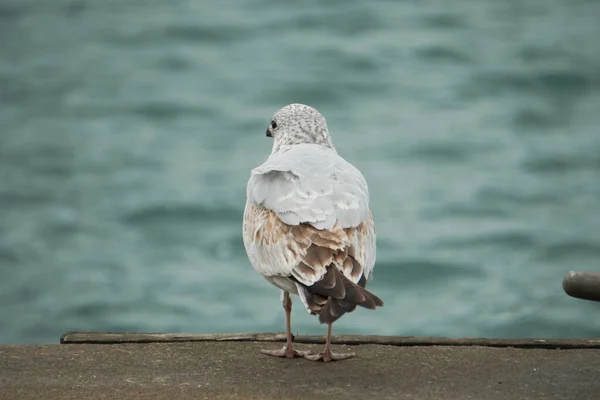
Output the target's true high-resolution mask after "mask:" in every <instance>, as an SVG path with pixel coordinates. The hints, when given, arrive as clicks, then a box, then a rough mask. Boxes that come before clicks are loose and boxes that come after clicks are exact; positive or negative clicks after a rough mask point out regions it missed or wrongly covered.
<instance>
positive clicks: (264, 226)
mask: <svg viewBox="0 0 600 400" xmlns="http://www.w3.org/2000/svg"><path fill="white" fill-rule="evenodd" d="M248 214H249V215H254V216H255V217H254V219H253V220H252V221H249V222H248V223H247V224H248V226H247V228H246V229H248V232H247V233H246V234H247V237H249V238H250V241H251V244H252V245H253V246H256V248H258V249H260V250H262V251H263V253H264V254H265V255H267V254H278V255H280V254H281V252H283V253H284V258H283V259H282V261H283V262H285V263H286V264H288V265H289V266H290V269H288V270H286V269H285V268H282V269H281V271H282V276H289V277H290V278H291V279H293V280H294V281H295V282H297V286H298V289H299V291H300V292H302V293H300V294H301V296H302V297H303V300H304V301H305V302H306V305H307V307H308V308H309V310H310V311H311V312H312V313H314V314H319V315H320V318H319V320H320V321H321V322H322V323H327V322H333V321H335V320H336V319H338V318H339V317H341V316H342V315H343V314H344V313H346V312H350V311H353V310H354V309H355V308H356V306H357V305H360V306H362V307H366V308H370V309H372V308H375V307H377V306H382V305H383V302H382V301H381V300H380V299H379V298H378V297H377V296H375V295H374V294H372V293H370V292H368V291H367V290H365V289H364V285H365V283H366V279H365V277H364V276H363V271H364V268H363V265H361V264H360V262H359V261H358V260H357V258H358V257H357V254H358V253H360V252H361V251H362V250H361V249H357V248H355V246H357V245H360V242H359V241H358V240H357V239H358V238H359V237H361V235H364V232H367V231H368V227H364V226H363V225H364V223H363V224H360V225H359V226H357V227H356V228H345V229H342V228H341V227H340V225H339V224H336V225H335V226H334V227H333V228H332V229H330V230H319V229H316V228H315V227H313V226H311V225H308V224H300V225H296V226H291V225H287V224H285V223H284V222H282V221H281V220H280V219H279V218H278V217H277V215H276V214H275V213H274V212H272V211H270V210H266V209H264V208H260V207H256V208H255V209H254V210H248ZM368 222H369V223H372V221H368ZM286 272H287V273H286ZM357 283H358V284H357Z"/></svg>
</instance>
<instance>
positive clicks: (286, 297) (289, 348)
mask: <svg viewBox="0 0 600 400" xmlns="http://www.w3.org/2000/svg"><path fill="white" fill-rule="evenodd" d="M281 295H282V296H281V297H282V299H283V309H284V310H285V331H286V333H287V342H286V344H285V345H284V346H283V347H282V348H281V349H279V350H261V353H263V354H267V355H269V356H275V357H287V358H294V357H306V356H308V355H310V354H311V352H310V351H297V350H295V349H294V344H293V342H292V322H291V319H292V316H291V314H292V299H291V298H290V294H289V293H288V292H286V291H282V293H281Z"/></svg>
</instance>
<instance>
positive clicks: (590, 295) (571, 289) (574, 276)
mask: <svg viewBox="0 0 600 400" xmlns="http://www.w3.org/2000/svg"><path fill="white" fill-rule="evenodd" d="M563 289H564V290H565V292H566V293H567V294H568V295H569V296H572V297H577V298H578V299H584V300H592V301H600V273H598V272H578V271H571V272H569V273H568V274H567V275H566V276H565V278H564V279H563Z"/></svg>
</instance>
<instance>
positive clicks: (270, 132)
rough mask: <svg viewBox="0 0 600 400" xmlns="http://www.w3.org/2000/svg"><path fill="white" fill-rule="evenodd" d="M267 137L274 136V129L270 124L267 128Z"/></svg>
mask: <svg viewBox="0 0 600 400" xmlns="http://www.w3.org/2000/svg"><path fill="white" fill-rule="evenodd" d="M267 137H273V130H272V129H271V127H270V126H269V127H268V128H267Z"/></svg>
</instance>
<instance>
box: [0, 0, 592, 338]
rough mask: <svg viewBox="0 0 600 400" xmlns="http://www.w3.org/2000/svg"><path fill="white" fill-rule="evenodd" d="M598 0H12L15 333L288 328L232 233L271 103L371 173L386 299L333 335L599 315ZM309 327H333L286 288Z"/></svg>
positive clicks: (3, 152)
mask: <svg viewBox="0 0 600 400" xmlns="http://www.w3.org/2000/svg"><path fill="white" fill-rule="evenodd" d="M599 19H600V5H598V3H597V2H595V1H592V0H589V1H583V0H575V1H571V2H568V4H567V3H565V2H561V1H558V0H531V1H521V2H516V1H514V2H497V1H492V0H485V1H469V0H461V1H453V2H452V4H450V2H447V1H442V0H432V1H427V2H422V1H399V2H392V1H374V2H364V1H332V2H326V4H321V3H318V2H302V5H300V4H297V5H291V4H284V3H283V2H278V1H274V0H264V1H259V0H246V1H231V0H230V1H222V2H201V1H184V0H177V1H176V0H173V1H169V2H166V1H159V0H147V1H142V0H128V1H124V0H104V1H95V2H93V1H84V0H53V1H33V0H3V1H2V2H1V3H0V342H1V343H33V342H57V340H58V338H59V336H60V334H62V333H64V332H66V331H69V330H101V331H160V332H190V333H191V332H196V333H209V332H255V331H282V330H283V311H282V309H281V305H280V300H279V292H278V291H277V289H275V288H274V287H271V286H270V285H268V284H267V283H266V282H265V281H264V280H263V279H262V278H261V277H260V276H259V275H257V274H256V273H255V272H254V270H253V269H252V267H251V266H250V264H249V262H248V260H247V258H246V254H245V252H244V247H243V244H242V240H241V218H242V212H243V207H244V202H245V185H246V182H247V178H248V175H249V172H250V170H251V169H252V168H253V167H255V166H256V165H258V164H259V163H261V162H262V161H263V160H264V159H265V158H266V157H267V155H268V154H269V152H270V148H271V141H270V139H268V138H265V137H264V132H265V129H266V127H267V124H268V123H269V120H270V117H271V116H272V114H273V113H274V112H275V111H276V110H277V109H278V108H279V107H281V106H283V105H285V104H288V103H292V102H302V103H307V104H310V105H313V106H315V107H317V108H318V109H319V110H320V111H321V112H322V113H323V114H324V115H325V117H326V118H327V120H328V124H329V127H330V130H331V132H332V135H333V139H334V142H335V143H336V145H337V148H338V151H339V152H340V154H342V155H343V156H344V157H345V158H346V159H348V160H349V161H351V162H352V163H354V164H355V165H356V166H357V167H359V168H360V169H361V170H362V172H363V173H364V175H365V176H366V178H367V180H368V182H369V185H370V191H371V198H372V208H373V213H374V215H375V219H376V224H377V232H378V259H377V260H378V261H377V264H376V269H375V279H374V281H373V282H372V284H371V285H370V289H372V290H373V292H375V293H376V294H378V295H379V296H380V297H381V298H382V299H384V301H385V307H384V308H382V309H378V310H377V311H375V312H373V311H367V310H358V311H356V312H355V313H353V314H349V315H347V316H345V317H344V318H343V319H341V320H340V321H338V323H336V325H335V327H334V332H337V333H357V334H358V333H362V334H364V333H370V334H386V335H433V336H451V337H458V336H486V337H539V336H544V337H584V336H598V333H599V332H600V318H599V317H600V307H599V306H598V305H596V304H594V303H587V302H584V301H578V300H575V299H571V298H569V297H568V296H567V295H565V294H564V293H563V291H562V288H561V281H562V278H563V276H564V275H565V274H566V273H567V272H568V271H569V270H571V269H575V270H591V271H594V270H595V271H598V270H600V262H599V260H600V112H599V111H600V47H599V45H598V38H599V37H600V25H599V24H598V23H597V21H598V20H599ZM295 304H296V308H295V311H294V315H293V321H292V322H293V329H294V331H295V332H298V333H301V334H308V333H310V334H319V333H323V326H320V325H319V324H318V322H317V321H316V319H315V318H314V317H311V316H309V315H308V314H307V313H306V312H305V311H304V310H303V309H302V307H300V302H299V301H296V303H295Z"/></svg>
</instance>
